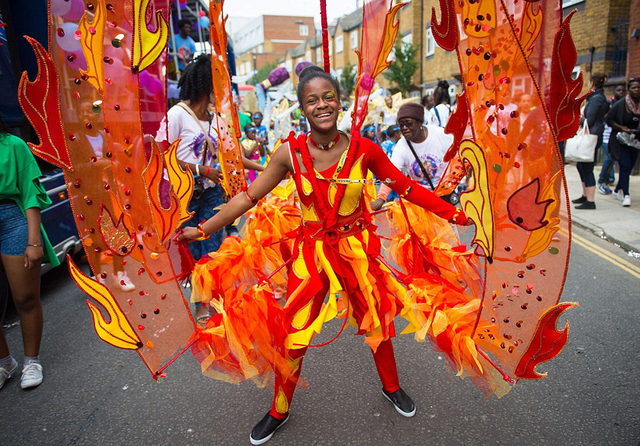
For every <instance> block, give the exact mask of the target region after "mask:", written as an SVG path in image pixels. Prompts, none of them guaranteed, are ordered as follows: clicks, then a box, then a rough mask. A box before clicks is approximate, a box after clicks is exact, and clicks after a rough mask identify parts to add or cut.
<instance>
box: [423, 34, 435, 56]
mask: <svg viewBox="0 0 640 446" xmlns="http://www.w3.org/2000/svg"><path fill="white" fill-rule="evenodd" d="M435 53H436V40H435V39H434V38H433V31H431V27H428V28H427V32H426V33H425V57H429V56H433V55H434V54H435Z"/></svg>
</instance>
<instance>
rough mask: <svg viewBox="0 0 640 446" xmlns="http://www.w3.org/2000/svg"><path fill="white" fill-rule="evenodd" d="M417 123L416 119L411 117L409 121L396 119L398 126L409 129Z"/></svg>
mask: <svg viewBox="0 0 640 446" xmlns="http://www.w3.org/2000/svg"><path fill="white" fill-rule="evenodd" d="M417 123H418V121H416V120H415V119H412V120H410V121H398V127H400V128H407V129H410V128H411V127H413V126H415V125H416V124H417Z"/></svg>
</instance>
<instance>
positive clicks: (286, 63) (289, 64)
mask: <svg viewBox="0 0 640 446" xmlns="http://www.w3.org/2000/svg"><path fill="white" fill-rule="evenodd" d="M284 67H285V68H286V69H287V71H288V72H291V71H292V70H293V61H292V60H291V59H287V60H285V61H284Z"/></svg>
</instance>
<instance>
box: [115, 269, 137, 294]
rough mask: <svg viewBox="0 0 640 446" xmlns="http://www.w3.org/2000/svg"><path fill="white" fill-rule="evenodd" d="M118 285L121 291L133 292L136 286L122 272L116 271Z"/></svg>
mask: <svg viewBox="0 0 640 446" xmlns="http://www.w3.org/2000/svg"><path fill="white" fill-rule="evenodd" d="M118 285H120V288H121V289H122V291H133V290H135V289H136V286H135V285H134V284H133V282H131V279H129V276H127V273H125V272H124V271H118Z"/></svg>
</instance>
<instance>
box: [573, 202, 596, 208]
mask: <svg viewBox="0 0 640 446" xmlns="http://www.w3.org/2000/svg"><path fill="white" fill-rule="evenodd" d="M595 208H596V203H595V201H585V202H584V203H582V204H579V205H578V206H575V209H595Z"/></svg>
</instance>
